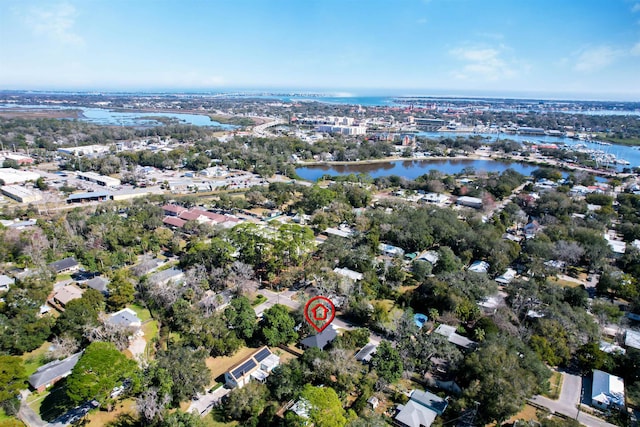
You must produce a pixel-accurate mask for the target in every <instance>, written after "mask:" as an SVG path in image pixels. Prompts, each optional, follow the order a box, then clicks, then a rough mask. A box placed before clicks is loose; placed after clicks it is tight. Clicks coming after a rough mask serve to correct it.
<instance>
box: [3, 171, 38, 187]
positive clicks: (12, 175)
mask: <svg viewBox="0 0 640 427" xmlns="http://www.w3.org/2000/svg"><path fill="white" fill-rule="evenodd" d="M38 178H40V174H38V173H35V172H31V171H23V170H20V169H12V168H0V180H1V181H2V182H4V184H5V185H11V184H20V183H23V182H27V181H35V180H37V179H38Z"/></svg>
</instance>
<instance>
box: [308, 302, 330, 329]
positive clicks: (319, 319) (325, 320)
mask: <svg viewBox="0 0 640 427" xmlns="http://www.w3.org/2000/svg"><path fill="white" fill-rule="evenodd" d="M335 317H336V307H335V306H334V305H333V303H332V302H331V300H330V299H329V298H327V297H322V296H316V297H313V298H311V299H310V300H309V301H307V303H306V304H305V306H304V318H305V319H307V322H309V324H310V325H311V326H312V327H313V329H315V330H316V331H318V333H320V332H322V331H324V330H325V329H326V328H327V326H329V325H330V324H331V322H333V319H335Z"/></svg>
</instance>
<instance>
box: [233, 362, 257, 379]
mask: <svg viewBox="0 0 640 427" xmlns="http://www.w3.org/2000/svg"><path fill="white" fill-rule="evenodd" d="M256 366H257V365H256V362H254V361H253V359H250V360H247V361H246V362H244V363H243V364H242V365H240V366H238V367H237V368H236V369H234V370H233V372H232V374H233V376H234V377H235V378H240V377H241V376H243V375H244V374H246V373H247V372H249V371H250V370H251V369H253V368H255V367H256Z"/></svg>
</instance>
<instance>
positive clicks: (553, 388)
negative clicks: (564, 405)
mask: <svg viewBox="0 0 640 427" xmlns="http://www.w3.org/2000/svg"><path fill="white" fill-rule="evenodd" d="M561 390H562V374H561V373H560V372H554V373H553V375H551V378H550V379H549V391H548V392H547V393H543V395H544V396H547V397H548V398H549V399H554V400H556V399H558V398H559V397H560V391H561Z"/></svg>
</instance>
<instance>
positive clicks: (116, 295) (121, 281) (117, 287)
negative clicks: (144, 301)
mask: <svg viewBox="0 0 640 427" xmlns="http://www.w3.org/2000/svg"><path fill="white" fill-rule="evenodd" d="M135 292H136V290H135V288H134V287H133V284H132V283H131V281H130V280H129V278H128V277H127V274H126V272H125V270H123V269H122V270H118V271H116V273H115V274H114V275H113V277H112V278H111V282H109V297H108V298H107V305H108V306H109V309H110V310H112V311H118V310H120V309H122V308H124V307H125V306H127V304H131V303H132V302H133V300H134V295H135Z"/></svg>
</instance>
